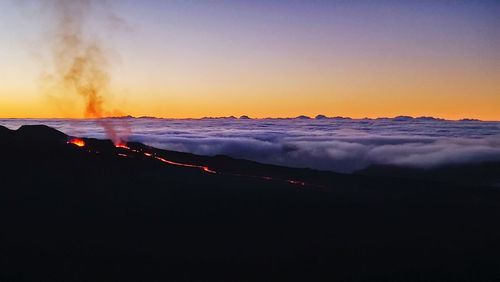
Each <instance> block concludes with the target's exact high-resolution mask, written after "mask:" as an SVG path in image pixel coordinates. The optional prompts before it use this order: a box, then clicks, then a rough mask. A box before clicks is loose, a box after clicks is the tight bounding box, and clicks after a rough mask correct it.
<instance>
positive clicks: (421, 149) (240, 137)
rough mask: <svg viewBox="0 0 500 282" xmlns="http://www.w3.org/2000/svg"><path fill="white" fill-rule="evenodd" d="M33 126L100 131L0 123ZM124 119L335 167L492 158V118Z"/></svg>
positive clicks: (288, 160) (233, 151) (146, 135)
mask: <svg viewBox="0 0 500 282" xmlns="http://www.w3.org/2000/svg"><path fill="white" fill-rule="evenodd" d="M117 122H118V121H117ZM121 122H122V121H120V123H121ZM40 123H42V124H47V125H49V126H53V127H55V128H58V129H60V130H62V131H63V132H65V133H67V134H70V135H77V136H86V137H95V138H104V136H105V133H104V132H103V130H102V129H101V128H100V127H99V126H97V125H96V124H95V122H92V121H88V120H87V121H83V120H0V124H1V125H4V126H7V127H9V128H17V127H19V126H20V125H22V124H40ZM129 124H130V125H131V127H132V132H133V133H132V135H131V136H129V140H130V141H138V142H143V143H145V144H148V145H151V146H154V147H158V148H163V149H169V150H176V151H184V152H191V153H194V154H201V155H217V154H223V155H228V156H231V157H235V158H243V159H250V160H255V161H259V162H264V163H271V164H278V165H285V166H294V167H310V168H315V169H322V170H333V171H340V172H352V171H355V170H358V169H362V168H365V167H367V166H368V165H371V164H396V165H403V166H411V167H437V166H442V165H446V164H456V163H473V162H480V161H486V160H495V161H500V123H498V122H457V121H419V120H413V121H411V120H410V121H395V120H389V119H386V120H332V119H329V120H293V119H291V120H277V119H264V120H231V119H207V120H167V119H165V120H161V119H130V120H129Z"/></svg>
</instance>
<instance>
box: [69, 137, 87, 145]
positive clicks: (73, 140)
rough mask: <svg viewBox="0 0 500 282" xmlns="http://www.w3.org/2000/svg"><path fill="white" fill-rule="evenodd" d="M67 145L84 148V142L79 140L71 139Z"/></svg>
mask: <svg viewBox="0 0 500 282" xmlns="http://www.w3.org/2000/svg"><path fill="white" fill-rule="evenodd" d="M68 144H74V145H76V146H78V147H83V146H85V141H83V139H80V138H73V139H71V140H69V141H68Z"/></svg>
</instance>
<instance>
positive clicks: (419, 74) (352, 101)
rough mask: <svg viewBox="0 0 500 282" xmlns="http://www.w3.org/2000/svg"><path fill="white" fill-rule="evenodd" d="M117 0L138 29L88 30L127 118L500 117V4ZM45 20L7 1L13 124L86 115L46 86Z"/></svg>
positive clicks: (4, 17) (3, 75)
mask: <svg viewBox="0 0 500 282" xmlns="http://www.w3.org/2000/svg"><path fill="white" fill-rule="evenodd" d="M18 2H22V3H21V4H19V3H18ZM36 2H39V1H36ZM109 2H110V3H109V5H108V7H109V11H108V12H110V11H112V13H113V14H115V15H119V16H120V17H121V18H122V19H124V20H125V24H121V25H120V27H119V28H114V29H112V28H110V23H109V22H104V21H99V20H95V21H92V22H91V23H90V24H89V26H88V30H89V31H90V32H91V33H93V34H95V35H96V36H98V37H100V39H101V41H103V44H104V45H105V46H106V48H107V49H108V50H110V52H109V54H110V61H111V62H112V64H111V66H110V75H111V88H110V90H111V91H110V93H109V95H108V96H107V97H106V98H107V107H108V108H109V109H112V110H118V111H119V112H121V113H124V114H131V115H134V116H141V115H149V116H159V117H176V118H182V117H203V116H228V115H235V116H239V115H243V114H246V115H249V116H252V117H269V116H273V117H278V116H280V117H289V116H297V115H301V114H305V115H311V116H314V115H316V114H325V115H330V116H337V115H342V116H351V117H381V116H395V115H403V114H404V115H413V116H422V115H432V116H437V117H444V118H450V119H459V118H464V117H469V118H479V119H485V120H500V16H499V15H500V1H451V0H443V1H425V0H424V1H383V0H380V1H320V0H311V1H258V0H253V1H237V0H233V1H222V0H221V1H194V0H190V1H160V0H158V1H153V0H149V1H133V0H127V1H109ZM45 12H46V11H45V10H44V9H41V10H40V5H36V4H33V3H30V1H29V0H24V1H13V0H0V40H1V44H0V62H1V63H0V117H83V110H82V106H81V104H82V103H81V101H80V100H79V97H77V96H71V97H72V98H71V99H70V100H71V101H69V102H68V101H65V102H64V103H63V104H61V103H56V102H54V101H53V99H50V94H49V95H48V94H47V93H46V92H47V91H46V89H44V87H43V79H42V78H43V74H44V73H45V72H47V71H50V59H49V58H47V56H46V55H47V52H46V50H45V48H46V47H47V46H46V45H47V44H46V42H45V40H44V36H45V35H46V26H47V19H48V18H49V17H48V16H47V15H45V14H44V13H45ZM100 12H102V11H97V12H96V14H99V13H100Z"/></svg>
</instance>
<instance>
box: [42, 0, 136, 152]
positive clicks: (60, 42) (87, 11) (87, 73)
mask: <svg viewBox="0 0 500 282" xmlns="http://www.w3.org/2000/svg"><path fill="white" fill-rule="evenodd" d="M46 3H47V8H48V9H49V11H50V19H49V21H48V24H49V25H50V27H49V28H50V30H51V36H49V38H50V39H51V42H50V53H51V56H52V60H53V72H52V75H51V76H52V78H53V81H54V83H55V84H56V87H54V88H53V89H55V90H59V91H60V90H61V89H62V91H63V92H64V95H68V96H71V98H70V99H73V98H72V97H75V98H76V97H77V96H80V97H81V98H83V101H84V103H85V104H84V113H83V115H84V117H85V118H93V119H96V121H97V123H98V124H99V125H101V126H102V127H104V129H105V131H106V133H107V135H108V137H109V138H110V139H111V140H113V142H114V143H115V144H118V143H120V142H122V141H124V140H123V139H124V138H125V137H126V135H127V134H129V126H127V124H125V123H124V122H123V121H121V122H117V121H116V120H115V121H111V120H106V119H104V118H106V117H109V116H111V115H117V111H110V110H109V108H107V106H106V96H107V94H108V92H109V83H110V78H111V76H110V72H109V69H108V68H109V60H110V56H109V54H107V52H106V51H105V48H104V46H103V42H102V41H101V40H99V38H98V36H97V34H93V33H92V32H90V31H89V30H90V28H89V24H90V23H91V22H92V20H93V16H94V14H95V13H96V11H102V10H104V9H107V8H108V6H107V5H106V2H103V1H94V0H71V1H68V0H49V1H46ZM108 16H109V17H111V16H113V17H114V18H115V17H116V16H115V15H111V14H109V15H108ZM114 18H112V19H114ZM102 29H103V30H104V32H105V31H106V28H104V27H103V28H102ZM68 98H69V97H68Z"/></svg>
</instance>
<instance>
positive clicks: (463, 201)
mask: <svg viewBox="0 0 500 282" xmlns="http://www.w3.org/2000/svg"><path fill="white" fill-rule="evenodd" d="M67 141H68V137H67V136H66V135H65V134H63V133H61V132H58V131H56V130H54V129H51V128H48V127H44V126H24V127H22V128H20V129H19V130H17V131H11V130H8V129H6V128H3V127H0V155H1V169H0V172H1V174H0V175H1V177H2V179H1V183H2V185H1V188H0V208H1V210H0V222H1V224H2V226H1V231H0V236H1V237H0V238H1V241H0V281H207V280H216V281H222V280H226V281H277V280H299V281H317V280H327V281H498V280H499V279H500V240H499V238H500V225H499V219H500V191H499V190H498V188H494V187H486V186H479V185H474V183H467V185H457V184H447V183H446V182H431V181H430V180H411V179H406V178H393V177H390V176H391V174H390V173H388V171H389V170H388V168H385V169H384V173H383V174H384V175H383V176H381V175H380V174H377V173H367V174H372V176H363V175H344V174H337V173H331V172H319V171H314V170H308V169H291V168H285V167H278V166H270V165H263V164H259V163H255V162H250V161H244V160H235V159H231V158H228V157H224V156H216V157H201V156H195V155H191V154H186V153H178V152H171V151H162V150H157V149H154V148H149V147H147V146H144V145H141V144H128V145H129V146H130V147H131V149H132V150H135V151H136V152H138V153H131V152H127V151H126V150H125V149H123V148H115V147H114V146H113V145H112V143H111V142H109V141H101V140H92V139H85V141H86V144H87V145H86V146H85V147H77V146H75V145H72V144H67ZM89 150H90V151H89ZM97 152H99V153H97ZM143 152H147V153H151V154H153V153H155V154H156V156H159V157H162V158H166V159H169V160H172V161H175V162H180V163H190V164H196V165H200V166H208V167H210V168H211V169H214V170H216V171H217V172H218V174H211V173H207V172H205V171H203V170H200V169H196V168H188V167H178V166H173V165H168V164H165V163H163V162H161V161H158V160H157V159H154V158H148V157H146V156H145V155H143V154H142V153H143ZM118 154H128V157H124V156H120V155H118ZM141 154H142V155H141ZM372 172H373V171H372ZM373 175H375V176H373ZM421 178H427V179H431V178H429V177H421ZM432 179H434V178H432ZM290 180H292V181H293V182H294V183H295V184H294V183H290V182H288V181H290ZM434 180H436V179H434ZM301 182H305V183H306V184H307V185H301V184H300V183H301Z"/></svg>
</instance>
